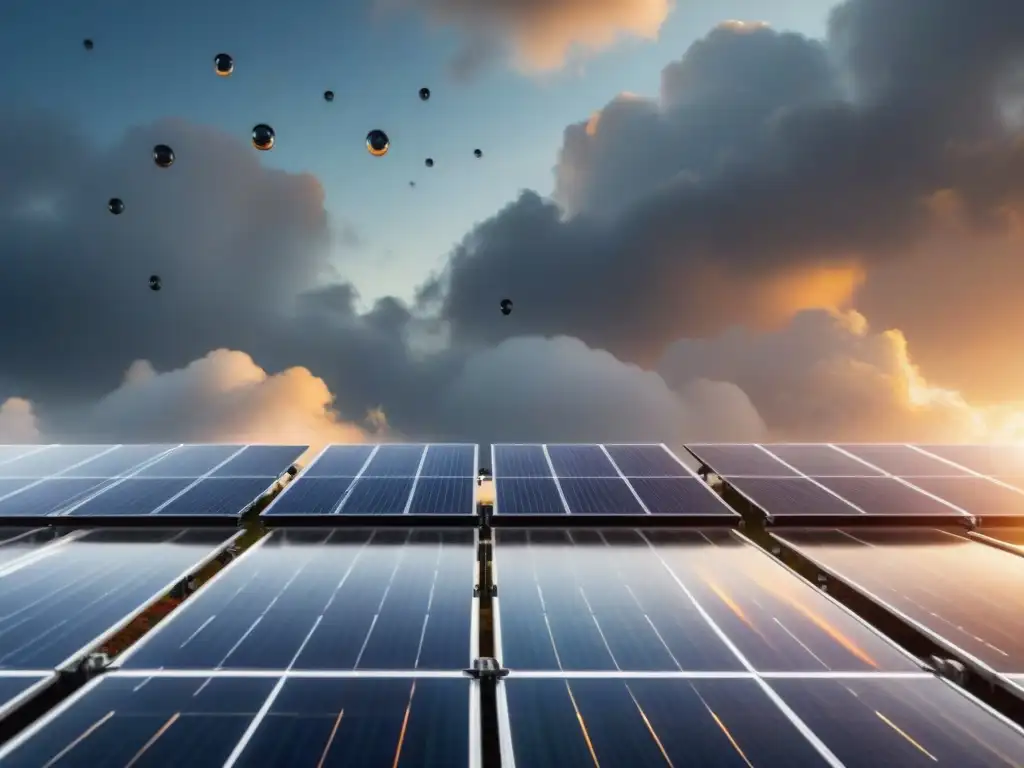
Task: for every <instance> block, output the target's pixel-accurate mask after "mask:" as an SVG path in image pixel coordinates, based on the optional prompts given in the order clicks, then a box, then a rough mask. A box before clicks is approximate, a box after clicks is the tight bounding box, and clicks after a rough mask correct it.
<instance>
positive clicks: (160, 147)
mask: <svg viewBox="0 0 1024 768" xmlns="http://www.w3.org/2000/svg"><path fill="white" fill-rule="evenodd" d="M153 162H154V163H156V164H157V166H158V167H160V168H170V167H171V166H172V165H174V150H173V149H171V148H170V147H168V146H167V145H166V144H157V145H156V146H155V147H153Z"/></svg>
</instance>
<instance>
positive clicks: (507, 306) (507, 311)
mask: <svg viewBox="0 0 1024 768" xmlns="http://www.w3.org/2000/svg"><path fill="white" fill-rule="evenodd" d="M501 314H503V315H511V314H512V299H502V300H501Z"/></svg>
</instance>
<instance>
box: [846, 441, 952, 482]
mask: <svg viewBox="0 0 1024 768" xmlns="http://www.w3.org/2000/svg"><path fill="white" fill-rule="evenodd" d="M839 447H840V448H842V449H843V450H844V451H847V452H849V453H852V454H853V455H854V456H856V457H858V458H860V459H863V460H864V461H866V462H868V463H869V464H874V465H875V466H876V467H878V468H879V469H881V470H882V471H883V472H888V473H889V474H890V475H896V476H897V477H948V476H951V475H969V474H970V473H969V472H967V471H965V470H961V469H958V468H956V467H954V466H953V465H951V464H948V463H946V462H944V461H941V460H940V459H937V458H935V457H933V456H928V455H926V454H923V453H921V452H920V451H915V450H914V449H913V448H911V447H909V446H906V445H841V446H839Z"/></svg>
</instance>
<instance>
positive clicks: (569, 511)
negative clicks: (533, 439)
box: [540, 443, 572, 515]
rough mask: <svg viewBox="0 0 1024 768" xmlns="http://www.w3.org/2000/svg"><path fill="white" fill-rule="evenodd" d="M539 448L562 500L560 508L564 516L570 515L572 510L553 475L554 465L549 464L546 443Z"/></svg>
mask: <svg viewBox="0 0 1024 768" xmlns="http://www.w3.org/2000/svg"><path fill="white" fill-rule="evenodd" d="M540 448H541V450H542V451H544V460H545V461H546V462H547V463H548V470H549V471H550V472H551V479H552V480H554V481H555V488H557V489H558V496H559V498H560V499H561V500H562V506H563V507H565V514H567V515H571V514H572V510H571V509H570V508H569V502H568V500H567V499H566V498H565V492H564V491H563V490H562V484H561V483H560V482H559V480H558V475H557V474H555V465H554V464H552V463H551V454H550V453H548V446H547V443H544V444H542V445H541V447H540Z"/></svg>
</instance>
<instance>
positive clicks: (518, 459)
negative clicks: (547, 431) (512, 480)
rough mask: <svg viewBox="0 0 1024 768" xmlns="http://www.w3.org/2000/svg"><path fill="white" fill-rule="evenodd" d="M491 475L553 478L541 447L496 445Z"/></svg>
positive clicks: (497, 476)
mask: <svg viewBox="0 0 1024 768" xmlns="http://www.w3.org/2000/svg"><path fill="white" fill-rule="evenodd" d="M491 473H492V475H493V476H494V477H495V478H499V477H551V467H550V466H548V460H547V458H546V457H545V456H544V448H543V446H540V445H495V446H494V466H493V467H491Z"/></svg>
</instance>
